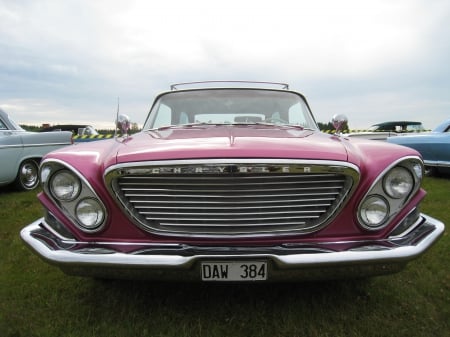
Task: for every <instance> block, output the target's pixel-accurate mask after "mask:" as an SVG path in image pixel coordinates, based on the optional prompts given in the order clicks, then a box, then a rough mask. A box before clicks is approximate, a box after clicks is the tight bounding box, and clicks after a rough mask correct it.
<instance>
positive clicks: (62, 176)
mask: <svg viewBox="0 0 450 337" xmlns="http://www.w3.org/2000/svg"><path fill="white" fill-rule="evenodd" d="M80 190H81V183H80V179H78V177H76V176H75V175H74V174H73V173H71V172H70V171H67V170H61V171H59V172H57V173H55V174H54V175H53V176H52V178H51V180H50V191H51V193H52V195H53V196H54V197H55V198H56V199H58V200H60V201H71V200H74V199H75V198H76V197H78V195H79V193H80Z"/></svg>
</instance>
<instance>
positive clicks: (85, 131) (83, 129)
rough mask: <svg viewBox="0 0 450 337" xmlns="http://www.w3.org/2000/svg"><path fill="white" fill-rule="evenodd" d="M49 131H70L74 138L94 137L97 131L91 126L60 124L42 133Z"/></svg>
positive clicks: (47, 128)
mask: <svg viewBox="0 0 450 337" xmlns="http://www.w3.org/2000/svg"><path fill="white" fill-rule="evenodd" d="M49 131H70V132H72V134H73V135H74V136H96V135H98V132H97V130H95V128H94V127H93V126H92V125H83V124H60V125H53V126H49V127H46V128H44V129H42V132H49Z"/></svg>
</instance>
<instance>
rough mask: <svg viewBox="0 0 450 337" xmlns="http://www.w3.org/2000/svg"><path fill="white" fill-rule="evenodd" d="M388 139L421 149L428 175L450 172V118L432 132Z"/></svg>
mask: <svg viewBox="0 0 450 337" xmlns="http://www.w3.org/2000/svg"><path fill="white" fill-rule="evenodd" d="M387 141H388V142H389V143H394V144H399V145H404V146H408V147H411V148H413V149H416V150H417V151H419V152H420V154H421V155H422V157H423V159H424V163H425V168H426V173H427V174H428V175H436V174H439V173H446V174H449V173H450V119H448V120H446V121H445V122H443V123H441V124H439V125H438V126H437V127H436V128H435V129H434V130H433V131H431V132H426V133H420V134H415V135H406V136H397V137H389V138H388V139H387Z"/></svg>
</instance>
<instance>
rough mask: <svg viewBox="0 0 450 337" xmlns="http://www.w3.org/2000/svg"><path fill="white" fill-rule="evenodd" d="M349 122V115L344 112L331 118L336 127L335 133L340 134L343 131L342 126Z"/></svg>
mask: <svg viewBox="0 0 450 337" xmlns="http://www.w3.org/2000/svg"><path fill="white" fill-rule="evenodd" d="M347 122H348V119H347V116H345V115H343V114H338V115H334V116H333V118H332V119H331V123H332V124H333V127H334V128H335V129H336V131H335V134H337V135H340V134H341V133H342V127H343V126H344V125H345V124H346V123H347Z"/></svg>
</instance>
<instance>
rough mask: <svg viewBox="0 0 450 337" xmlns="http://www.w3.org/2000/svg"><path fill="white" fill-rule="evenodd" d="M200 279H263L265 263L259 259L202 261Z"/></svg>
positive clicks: (265, 275) (265, 273)
mask: <svg viewBox="0 0 450 337" xmlns="http://www.w3.org/2000/svg"><path fill="white" fill-rule="evenodd" d="M201 273H202V281H264V280H267V263H266V262H261V261H251V262H249V261H243V262H238V261H236V262H202V263H201Z"/></svg>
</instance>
